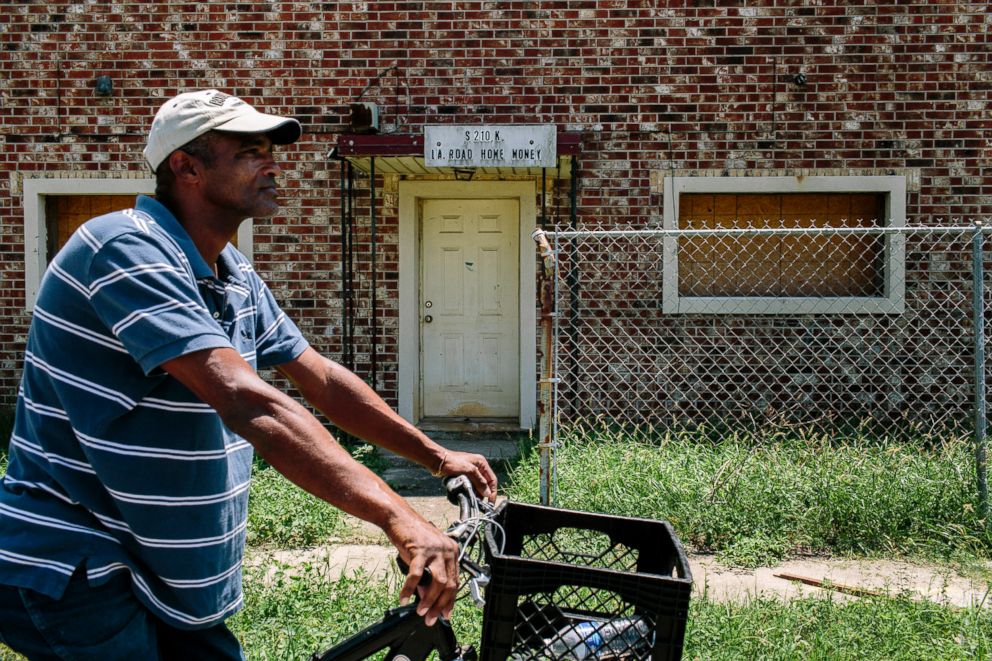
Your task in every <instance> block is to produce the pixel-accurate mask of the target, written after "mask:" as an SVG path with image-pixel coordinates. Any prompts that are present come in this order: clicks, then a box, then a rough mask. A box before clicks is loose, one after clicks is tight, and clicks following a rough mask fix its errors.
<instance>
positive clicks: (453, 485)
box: [444, 475, 474, 505]
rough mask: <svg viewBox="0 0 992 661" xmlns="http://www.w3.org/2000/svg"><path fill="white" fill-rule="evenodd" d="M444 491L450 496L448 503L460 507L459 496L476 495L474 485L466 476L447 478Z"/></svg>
mask: <svg viewBox="0 0 992 661" xmlns="http://www.w3.org/2000/svg"><path fill="white" fill-rule="evenodd" d="M444 489H445V491H447V494H448V502H449V503H451V504H452V505H458V496H459V495H465V496H471V495H472V494H473V493H474V492H473V490H472V483H471V482H469V481H468V478H467V477H465V476H464V475H456V476H454V477H448V478H445V480H444Z"/></svg>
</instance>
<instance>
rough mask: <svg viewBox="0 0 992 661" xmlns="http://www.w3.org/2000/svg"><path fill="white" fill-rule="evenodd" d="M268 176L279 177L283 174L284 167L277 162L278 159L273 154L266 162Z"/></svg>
mask: <svg viewBox="0 0 992 661" xmlns="http://www.w3.org/2000/svg"><path fill="white" fill-rule="evenodd" d="M263 171H264V172H265V174H266V175H267V176H273V177H278V176H279V175H281V174H282V168H281V167H279V164H278V163H276V159H275V157H274V156H273V155H271V154H270V155H269V158H268V160H266V162H265V167H264V170H263Z"/></svg>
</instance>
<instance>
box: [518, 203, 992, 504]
mask: <svg viewBox="0 0 992 661" xmlns="http://www.w3.org/2000/svg"><path fill="white" fill-rule="evenodd" d="M859 224H861V223H859ZM863 224H864V225H865V226H864V227H830V228H824V227H820V228H814V227H785V226H782V224H781V223H780V224H778V226H773V225H772V224H771V223H765V224H763V225H762V226H760V227H754V226H751V227H739V228H713V229H692V230H639V231H634V230H631V231H623V230H603V231H555V232H547V233H546V234H544V233H542V232H536V233H535V239H537V240H538V242H539V244H540V243H542V242H544V241H545V239H546V240H547V241H546V242H545V243H544V248H543V250H542V254H543V255H544V261H545V278H544V289H543V292H542V305H543V308H544V315H543V317H542V319H543V321H542V331H543V333H542V337H543V342H544V347H543V348H542V351H543V352H544V353H545V360H544V363H543V369H542V407H541V408H542V411H541V414H542V419H541V422H542V435H543V436H542V438H543V439H544V440H545V446H546V447H547V448H548V457H547V460H546V462H545V463H542V469H543V470H544V471H545V476H546V478H548V479H546V480H545V481H544V482H543V484H544V485H545V486H544V498H545V500H548V499H549V493H550V491H551V487H550V486H549V481H553V480H551V478H553V471H554V464H553V455H552V453H551V450H553V447H554V445H555V443H556V441H557V425H558V424H568V425H570V426H576V425H604V424H606V425H636V426H639V427H641V428H643V427H645V426H646V425H650V426H652V427H653V428H655V429H666V428H679V429H685V428H697V429H699V428H705V429H707V430H709V431H711V432H715V433H723V432H730V431H733V430H740V429H742V428H747V429H760V428H763V427H768V426H781V425H789V426H803V427H808V428H816V429H822V430H824V431H826V432H831V431H838V430H846V431H851V430H866V429H869V430H871V431H873V432H877V433H884V434H888V435H905V437H906V438H916V439H919V438H920V437H921V436H925V435H929V436H931V437H932V436H933V435H940V434H968V433H974V434H975V439H976V463H977V465H978V468H979V472H980V474H981V475H980V478H981V481H983V480H984V454H983V453H984V436H985V412H984V411H985V406H986V402H987V400H988V397H989V392H988V389H987V387H986V385H985V384H986V382H987V374H988V371H989V364H988V362H987V361H986V357H985V353H986V352H985V347H986V342H987V339H986V338H988V337H989V330H990V329H989V325H990V324H992V314H990V309H992V273H990V271H992V268H990V266H992V265H990V264H989V263H988V262H992V244H990V237H992V230H989V229H983V227H982V224H979V223H976V222H974V221H968V222H967V223H965V222H960V223H955V226H953V227H898V228H897V227H886V228H881V227H877V225H878V223H875V222H866V223H863ZM976 255H977V256H978V258H977V259H976ZM980 487H981V488H984V482H982V484H980ZM986 500H987V499H986Z"/></svg>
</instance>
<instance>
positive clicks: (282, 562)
mask: <svg viewBox="0 0 992 661" xmlns="http://www.w3.org/2000/svg"><path fill="white" fill-rule="evenodd" d="M408 500H409V501H410V502H411V504H412V505H413V506H414V508H415V509H417V510H418V511H419V512H420V513H421V514H423V515H424V517H425V518H427V519H428V520H429V521H433V522H434V523H436V524H437V525H438V527H447V525H448V524H449V523H450V522H451V520H452V518H453V517H454V516H456V515H457V512H456V511H455V508H454V507H453V506H451V505H450V504H449V503H448V502H447V500H445V499H444V498H443V497H440V496H408ZM352 523H353V531H354V534H353V535H350V536H349V539H348V543H337V544H329V545H327V546H324V547H318V548H312V549H296V550H277V551H253V552H251V553H249V555H248V556H247V558H246V564H247V565H249V566H270V567H272V569H271V571H270V574H269V575H270V576H271V575H274V574H275V572H276V570H277V569H278V568H279V567H280V566H281V567H286V566H288V567H293V566H297V565H303V564H311V565H316V566H321V565H326V568H327V571H328V575H329V576H330V577H332V578H333V577H338V576H341V575H350V574H354V573H356V572H365V573H367V574H369V575H372V576H376V577H381V578H392V579H394V580H395V579H396V578H397V576H398V574H397V570H396V568H395V557H396V553H395V550H394V549H393V548H392V547H391V546H390V545H389V544H388V542H387V541H386V538H385V536H384V535H382V533H381V532H380V531H379V530H378V529H376V528H375V527H373V526H370V525H368V524H366V523H364V522H362V521H359V520H357V519H355V520H353V522H352ZM690 567H691V571H692V576H693V598H700V597H702V596H704V595H705V597H706V598H708V599H711V600H717V601H733V602H745V601H747V600H750V599H755V598H758V597H765V598H777V599H786V600H788V599H795V598H798V597H805V596H813V595H818V594H822V595H830V596H831V598H834V599H838V600H849V599H857V598H859V596H858V595H866V594H880V595H889V596H899V597H904V596H905V597H909V598H912V599H929V600H931V601H933V602H935V603H939V604H945V605H952V606H970V605H981V606H982V607H984V608H992V594H990V585H989V583H988V582H987V581H984V580H981V579H978V578H975V577H969V576H965V575H961V574H959V573H957V572H955V571H954V570H953V569H951V568H949V567H945V566H939V565H928V564H917V563H909V562H900V561H894V560H850V559H828V558H813V559H801V560H790V561H788V562H784V563H782V564H780V565H777V566H775V567H762V568H758V569H755V570H741V569H734V568H730V567H727V566H724V565H722V564H721V563H719V562H717V560H716V559H715V558H714V557H713V556H709V555H695V556H690ZM988 569H989V571H990V572H992V564H990V565H989V566H988ZM784 575H789V576H793V577H794V579H793V580H789V579H788V578H783V577H782V576H784ZM799 578H801V579H807V580H808V581H810V582H813V583H816V582H820V583H821V585H820V586H814V585H809V584H807V583H804V582H802V581H800V580H796V579H799Z"/></svg>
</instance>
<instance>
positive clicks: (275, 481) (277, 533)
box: [247, 460, 345, 548]
mask: <svg viewBox="0 0 992 661" xmlns="http://www.w3.org/2000/svg"><path fill="white" fill-rule="evenodd" d="M344 526H345V524H344V515H343V514H342V513H341V510H338V509H336V508H335V507H333V506H331V505H329V504H328V503H326V502H324V501H322V500H320V499H319V498H315V497H314V496H311V495H310V494H308V493H307V492H306V491H304V490H303V489H300V488H299V487H298V486H296V485H295V484H293V483H292V482H290V481H289V480H287V479H286V478H285V477H283V476H282V473H280V472H278V471H277V470H276V469H274V468H272V467H271V466H269V465H267V464H265V462H263V461H261V460H256V461H255V465H254V467H253V469H252V481H251V491H250V492H249V495H248V538H247V544H248V545H249V546H265V545H268V546H278V547H282V548H299V547H304V546H313V545H315V544H318V543H324V542H327V541H328V540H329V539H330V538H332V537H334V536H336V535H337V534H338V533H339V532H341V530H343V528H344Z"/></svg>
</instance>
